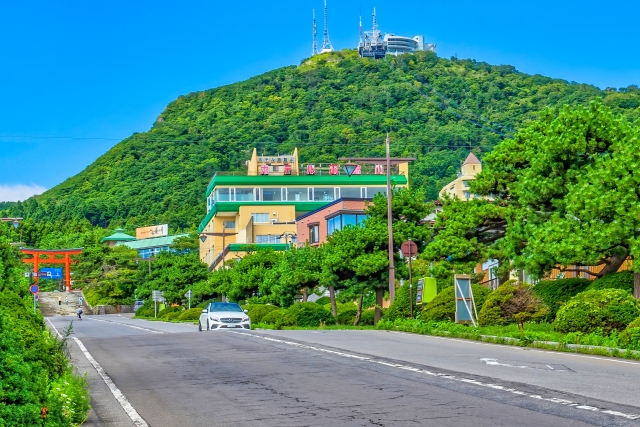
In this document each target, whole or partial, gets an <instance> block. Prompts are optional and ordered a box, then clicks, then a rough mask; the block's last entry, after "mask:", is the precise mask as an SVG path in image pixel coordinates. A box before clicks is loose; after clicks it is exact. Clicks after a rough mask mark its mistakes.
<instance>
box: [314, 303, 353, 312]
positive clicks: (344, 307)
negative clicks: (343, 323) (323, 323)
mask: <svg viewBox="0 0 640 427" xmlns="http://www.w3.org/2000/svg"><path fill="white" fill-rule="evenodd" d="M322 307H323V308H324V309H325V310H327V311H328V312H329V313H331V303H329V304H325V305H323V306H322ZM357 309H358V308H357V307H356V305H355V304H354V303H352V302H345V303H342V302H336V310H337V311H338V314H340V313H342V312H344V311H351V310H357Z"/></svg>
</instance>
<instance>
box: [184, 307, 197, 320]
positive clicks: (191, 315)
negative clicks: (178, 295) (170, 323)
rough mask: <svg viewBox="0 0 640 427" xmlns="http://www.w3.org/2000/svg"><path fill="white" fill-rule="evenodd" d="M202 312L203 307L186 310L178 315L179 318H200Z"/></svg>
mask: <svg viewBox="0 0 640 427" xmlns="http://www.w3.org/2000/svg"><path fill="white" fill-rule="evenodd" d="M201 314H202V309H201V308H192V309H190V310H185V311H183V312H182V313H180V315H179V316H178V320H198V319H200V315H201Z"/></svg>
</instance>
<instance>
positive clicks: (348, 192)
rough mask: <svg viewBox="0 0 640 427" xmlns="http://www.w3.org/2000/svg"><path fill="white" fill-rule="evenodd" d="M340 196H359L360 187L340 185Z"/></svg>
mask: <svg viewBox="0 0 640 427" xmlns="http://www.w3.org/2000/svg"><path fill="white" fill-rule="evenodd" d="M340 197H355V198H360V187H341V188H340Z"/></svg>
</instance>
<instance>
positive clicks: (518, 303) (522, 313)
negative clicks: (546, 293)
mask: <svg viewBox="0 0 640 427" xmlns="http://www.w3.org/2000/svg"><path fill="white" fill-rule="evenodd" d="M548 314H549V309H548V308H547V306H546V305H545V304H544V302H543V301H542V299H541V298H540V297H539V296H537V295H536V294H535V293H534V292H533V290H532V287H531V285H527V284H522V285H517V284H515V283H514V282H513V281H508V282H507V283H505V284H503V285H502V286H500V287H498V289H496V290H495V291H493V292H491V294H490V295H489V296H488V297H487V300H486V301H485V303H484V304H483V306H482V308H481V309H480V312H479V313H478V322H479V323H480V326H494V325H498V326H499V325H507V324H510V323H517V324H518V326H519V327H520V328H521V329H522V326H523V324H524V322H526V321H529V320H542V319H543V318H544V317H545V316H547V315H548Z"/></svg>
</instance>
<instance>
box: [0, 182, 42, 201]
mask: <svg viewBox="0 0 640 427" xmlns="http://www.w3.org/2000/svg"><path fill="white" fill-rule="evenodd" d="M45 190H46V188H44V187H43V186H41V185H38V184H31V185H25V184H6V185H5V184H0V202H17V201H18V200H26V199H28V198H29V197H31V196H33V195H35V194H41V193H43V192H44V191H45Z"/></svg>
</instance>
